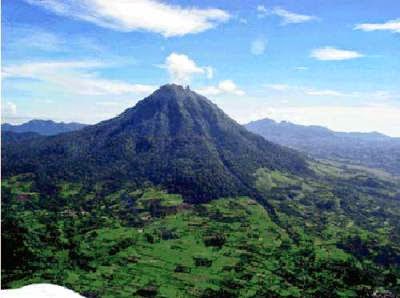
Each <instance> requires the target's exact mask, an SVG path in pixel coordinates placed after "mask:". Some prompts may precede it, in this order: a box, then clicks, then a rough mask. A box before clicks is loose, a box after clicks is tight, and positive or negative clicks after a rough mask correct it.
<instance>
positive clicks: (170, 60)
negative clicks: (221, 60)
mask: <svg viewBox="0 0 400 298" xmlns="http://www.w3.org/2000/svg"><path fill="white" fill-rule="evenodd" d="M162 67H164V68H166V69H167V71H168V73H169V75H170V77H171V80H172V81H173V82H174V83H178V84H188V83H189V82H190V80H191V78H192V76H193V75H196V74H203V75H205V76H206V77H207V78H208V79H211V78H212V77H213V68H212V67H210V66H203V67H202V66H198V65H196V62H194V61H193V60H192V59H190V58H189V57H188V56H187V55H184V54H178V53H171V54H170V55H169V56H168V57H167V58H166V59H165V64H164V65H162Z"/></svg>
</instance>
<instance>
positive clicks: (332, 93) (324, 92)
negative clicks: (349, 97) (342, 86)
mask: <svg viewBox="0 0 400 298" xmlns="http://www.w3.org/2000/svg"><path fill="white" fill-rule="evenodd" d="M305 93H306V94H307V95H311V96H337V97H340V96H346V94H344V93H342V92H339V91H336V90H329V89H326V90H315V89H311V90H307V91H306V92H305Z"/></svg>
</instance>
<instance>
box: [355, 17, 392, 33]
mask: <svg viewBox="0 0 400 298" xmlns="http://www.w3.org/2000/svg"><path fill="white" fill-rule="evenodd" d="M354 29H355V30H363V31H367V32H369V31H378V30H380V31H391V32H394V33H400V19H396V20H391V21H387V22H385V23H364V24H358V25H356V26H355V27H354Z"/></svg>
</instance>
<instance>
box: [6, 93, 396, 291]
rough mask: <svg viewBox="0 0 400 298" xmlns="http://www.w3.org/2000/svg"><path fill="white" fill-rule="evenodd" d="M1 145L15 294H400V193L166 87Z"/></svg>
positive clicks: (388, 179) (384, 178)
mask: <svg viewBox="0 0 400 298" xmlns="http://www.w3.org/2000/svg"><path fill="white" fill-rule="evenodd" d="M2 145H3V151H2V154H3V155H2V162H3V168H2V170H3V177H2V179H3V180H2V208H1V212H2V218H1V220H2V275H1V281H2V286H3V287H8V288H15V287H19V286H23V285H26V284H31V283H38V282H49V283H55V284H58V285H64V286H66V287H68V288H71V289H73V290H75V291H77V292H79V293H81V294H82V295H84V296H86V297H88V298H93V297H202V298H205V297H222V298H223V297H396V296H399V295H400V182H399V180H398V179H397V178H394V177H392V176H390V175H388V174H385V175H382V173H380V172H379V171H374V172H371V171H369V170H364V169H362V168H354V167H349V166H348V165H341V164H337V163H336V164H332V163H331V162H310V161H308V162H307V161H306V160H305V159H304V158H303V157H302V156H300V155H299V154H297V153H296V152H294V151H291V150H290V149H285V148H283V147H280V146H278V145H274V144H272V143H269V142H267V141H265V140H264V139H262V138H261V137H259V136H256V135H254V134H252V133H249V132H248V131H246V130H245V129H244V128H242V127H241V126H240V125H238V124H237V123H235V122H234V121H233V120H230V119H229V118H228V117H227V116H226V115H225V114H224V113H223V112H222V111H221V110H219V109H218V108H217V107H216V106H215V105H213V104H211V103H210V102H209V101H208V100H207V99H205V98H203V97H201V96H199V95H197V94H195V93H193V92H191V91H190V90H188V89H183V88H182V87H179V86H175V85H169V86H164V87H162V88H161V89H160V90H158V91H156V92H155V93H154V94H153V95H151V96H150V97H149V98H147V99H145V100H143V101H141V102H139V103H138V104H137V105H136V106H135V107H134V108H132V109H128V110H126V111H125V112H124V113H123V114H121V115H120V116H118V117H117V118H114V119H111V120H108V121H105V122H102V123H99V124H97V125H93V126H89V127H86V128H84V129H82V130H80V131H75V132H70V133H65V134H60V135H56V136H50V137H45V136H40V135H37V134H30V133H28V134H24V135H18V136H17V135H16V134H13V133H10V132H8V133H7V138H6V139H5V141H4V142H3V144H2ZM212 199H217V200H212Z"/></svg>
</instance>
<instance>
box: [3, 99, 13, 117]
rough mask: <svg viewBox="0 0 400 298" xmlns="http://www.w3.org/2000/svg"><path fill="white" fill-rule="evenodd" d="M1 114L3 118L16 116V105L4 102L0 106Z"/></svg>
mask: <svg viewBox="0 0 400 298" xmlns="http://www.w3.org/2000/svg"><path fill="white" fill-rule="evenodd" d="M1 113H2V114H3V115H5V116H14V115H16V114H17V105H16V104H15V103H13V102H4V103H3V104H2V105H1Z"/></svg>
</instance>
